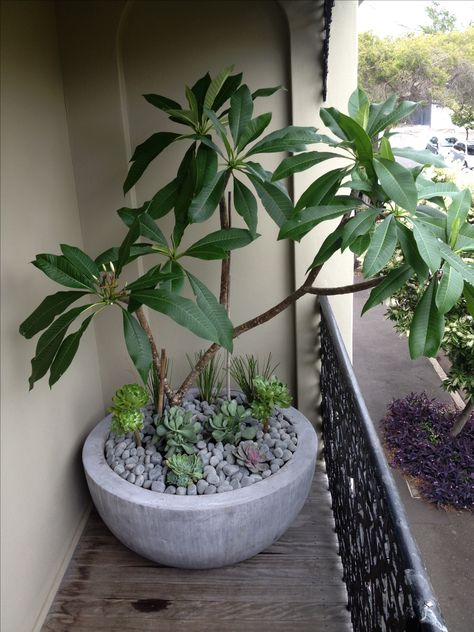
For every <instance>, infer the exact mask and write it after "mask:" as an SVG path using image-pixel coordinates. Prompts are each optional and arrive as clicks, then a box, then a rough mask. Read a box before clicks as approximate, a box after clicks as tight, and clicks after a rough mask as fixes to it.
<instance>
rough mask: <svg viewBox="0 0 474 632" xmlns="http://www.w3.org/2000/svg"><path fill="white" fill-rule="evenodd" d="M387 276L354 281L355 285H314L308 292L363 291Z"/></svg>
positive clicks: (337, 293) (330, 293)
mask: <svg viewBox="0 0 474 632" xmlns="http://www.w3.org/2000/svg"><path fill="white" fill-rule="evenodd" d="M384 278H385V277H376V278H375V279H369V280H368V281H362V282H361V283H354V284H353V285H341V286H340V287H312V288H310V289H309V290H308V294H317V295H318V296H335V295H339V294H353V293H354V292H361V291H362V290H367V289H369V288H371V287H375V286H377V285H378V284H379V283H381V281H383V280H384Z"/></svg>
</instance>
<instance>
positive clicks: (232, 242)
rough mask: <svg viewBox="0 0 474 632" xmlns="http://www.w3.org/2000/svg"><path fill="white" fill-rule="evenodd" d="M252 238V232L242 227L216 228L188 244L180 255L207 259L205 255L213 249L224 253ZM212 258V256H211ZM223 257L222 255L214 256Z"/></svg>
mask: <svg viewBox="0 0 474 632" xmlns="http://www.w3.org/2000/svg"><path fill="white" fill-rule="evenodd" d="M253 240H254V237H253V236H252V233H250V232H249V231H248V230H245V229H243V228H225V229H222V230H216V231H215V232H213V233H210V234H209V235H206V236H205V237H203V238H202V239H200V240H199V241H197V242H196V243H194V244H193V245H192V246H190V247H189V248H188V249H187V250H186V251H185V252H184V253H183V255H182V256H185V255H186V256H188V257H197V258H199V259H208V258H209V257H207V256H205V254H206V253H207V252H209V248H210V249H211V250H210V251H211V252H213V251H214V249H217V250H220V251H222V252H223V253H224V254H225V253H226V252H229V251H230V250H235V249H237V248H243V247H244V246H247V245H248V244H250V243H251V242H252V241H253ZM212 258H214V257H212ZM215 258H219V259H221V258H223V257H215Z"/></svg>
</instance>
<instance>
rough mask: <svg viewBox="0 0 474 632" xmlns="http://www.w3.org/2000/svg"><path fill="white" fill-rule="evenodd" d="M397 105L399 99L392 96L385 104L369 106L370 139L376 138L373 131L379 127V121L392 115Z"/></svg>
mask: <svg viewBox="0 0 474 632" xmlns="http://www.w3.org/2000/svg"><path fill="white" fill-rule="evenodd" d="M396 104H397V97H396V96H395V95H392V96H391V97H389V98H388V99H387V100H386V101H384V102H383V103H371V104H370V105H369V120H368V121H367V126H366V129H367V134H368V135H369V136H370V137H373V136H376V132H374V131H372V130H373V129H375V127H376V125H378V123H379V121H380V120H381V119H382V118H383V117H386V116H387V115H389V114H390V113H392V112H393V111H394V109H395V106H396Z"/></svg>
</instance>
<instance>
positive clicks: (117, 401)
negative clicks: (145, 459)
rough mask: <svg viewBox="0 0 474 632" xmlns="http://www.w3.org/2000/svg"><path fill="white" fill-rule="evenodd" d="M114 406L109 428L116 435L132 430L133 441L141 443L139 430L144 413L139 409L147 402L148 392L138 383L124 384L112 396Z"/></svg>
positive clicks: (110, 411) (111, 411)
mask: <svg viewBox="0 0 474 632" xmlns="http://www.w3.org/2000/svg"><path fill="white" fill-rule="evenodd" d="M112 401H113V403H114V406H111V407H110V408H109V409H108V410H109V413H112V422H111V424H110V429H111V430H112V431H113V432H115V433H116V434H118V435H122V434H125V433H126V432H133V433H134V435H135V443H136V444H137V446H140V445H141V437H140V430H141V429H142V427H143V420H144V414H143V413H142V411H141V410H140V409H141V407H142V406H145V404H146V403H147V402H148V393H147V392H146V390H145V389H144V388H142V387H141V386H140V385H139V384H124V385H123V386H122V387H121V388H119V389H118V391H117V392H116V393H115V395H114V396H113V397H112Z"/></svg>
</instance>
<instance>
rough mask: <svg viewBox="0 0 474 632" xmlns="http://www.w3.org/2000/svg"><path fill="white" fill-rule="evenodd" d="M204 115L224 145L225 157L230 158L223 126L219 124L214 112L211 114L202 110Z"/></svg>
mask: <svg viewBox="0 0 474 632" xmlns="http://www.w3.org/2000/svg"><path fill="white" fill-rule="evenodd" d="M204 113H205V114H206V116H207V117H208V118H209V120H210V121H211V123H212V125H213V127H214V129H215V130H216V132H217V133H218V134H219V136H220V138H221V140H222V142H223V143H224V146H225V149H226V151H227V156H231V155H232V148H231V146H230V142H229V139H228V138H227V130H226V128H225V126H224V125H223V123H222V122H221V120H220V119H219V117H218V116H217V114H215V112H213V111H212V110H207V109H204Z"/></svg>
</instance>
